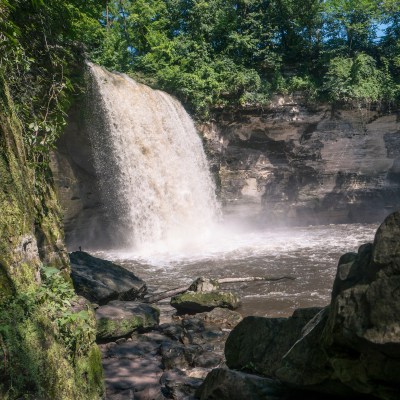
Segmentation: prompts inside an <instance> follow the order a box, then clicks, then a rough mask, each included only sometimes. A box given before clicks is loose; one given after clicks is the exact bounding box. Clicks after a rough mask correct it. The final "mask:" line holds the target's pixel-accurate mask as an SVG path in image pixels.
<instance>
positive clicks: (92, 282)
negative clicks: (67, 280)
mask: <svg viewBox="0 0 400 400" xmlns="http://www.w3.org/2000/svg"><path fill="white" fill-rule="evenodd" d="M70 260H71V278H72V280H73V283H74V287H75V290H76V292H77V293H78V294H79V295H81V296H83V297H85V298H87V299H88V300H89V301H91V302H93V303H97V304H100V305H103V304H107V303H108V302H109V301H111V300H127V301H128V300H129V301H130V300H136V299H138V298H142V297H143V296H144V295H145V294H146V292H147V287H146V284H145V283H144V282H143V281H142V280H141V279H139V278H138V277H137V276H135V274H133V273H132V272H130V271H128V270H126V269H125V268H122V267H121V266H119V265H117V264H114V263H112V262H111V261H106V260H102V259H100V258H97V257H93V256H91V255H90V254H88V253H85V252H84V251H75V252H73V253H70Z"/></svg>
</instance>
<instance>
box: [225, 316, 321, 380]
mask: <svg viewBox="0 0 400 400" xmlns="http://www.w3.org/2000/svg"><path fill="white" fill-rule="evenodd" d="M320 310H321V308H304V309H298V310H296V311H295V312H294V313H293V315H292V316H291V317H290V318H264V317H252V316H250V317H246V318H244V319H243V320H242V321H241V322H240V323H239V324H238V325H237V326H236V327H235V328H234V329H233V330H232V332H231V333H230V335H229V337H228V339H227V341H226V344H225V357H226V363H227V365H228V366H229V367H230V368H235V369H247V370H252V371H254V372H257V373H261V374H263V375H266V376H274V374H275V370H276V369H277V367H278V366H279V365H280V362H281V359H282V357H283V356H284V355H285V354H286V353H287V352H288V351H289V349H290V348H291V347H292V346H293V344H294V343H295V342H296V340H297V339H298V338H299V336H300V334H301V331H302V329H303V327H304V326H305V325H306V324H307V322H308V321H309V320H311V319H312V318H313V317H314V316H315V314H317V313H318V312H319V311H320ZM282 332H285V334H282Z"/></svg>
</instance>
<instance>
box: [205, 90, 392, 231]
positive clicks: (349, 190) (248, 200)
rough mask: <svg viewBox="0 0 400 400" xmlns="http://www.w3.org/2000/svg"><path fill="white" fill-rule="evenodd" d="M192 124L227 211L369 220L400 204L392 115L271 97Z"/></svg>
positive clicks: (270, 219)
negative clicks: (263, 104) (262, 106)
mask: <svg viewBox="0 0 400 400" xmlns="http://www.w3.org/2000/svg"><path fill="white" fill-rule="evenodd" d="M199 129H200V131H201V133H202V135H203V136H204V138H205V145H206V148H207V151H208V154H209V157H210V160H211V163H212V170H213V172H214V173H215V175H216V176H217V179H219V183H220V196H221V199H222V201H223V203H224V204H225V206H226V207H227V210H228V211H229V210H242V209H247V210H251V212H252V214H253V215H254V214H257V220H260V215H261V219H262V221H263V222H264V223H266V224H276V223H282V224H326V223H343V222H377V221H380V220H382V218H384V217H385V216H386V215H388V214H389V213H390V212H392V211H394V210H396V209H398V208H399V206H400V190H399V189H400V123H399V117H398V115H397V114H396V113H390V112H387V113H386V114H383V113H380V112H378V111H377V110H366V109H342V110H335V111H332V109H331V107H330V106H328V105H324V104H317V105H307V104H306V102H305V99H304V98H302V97H301V96H297V97H291V98H290V97H276V98H275V100H274V101H273V102H272V103H271V105H270V106H269V107H267V108H265V109H253V110H250V109H243V110H232V111H229V110H219V111H218V110H217V111H216V113H215V120H214V121H213V122H211V123H209V124H203V125H201V126H199ZM249 206H250V207H249Z"/></svg>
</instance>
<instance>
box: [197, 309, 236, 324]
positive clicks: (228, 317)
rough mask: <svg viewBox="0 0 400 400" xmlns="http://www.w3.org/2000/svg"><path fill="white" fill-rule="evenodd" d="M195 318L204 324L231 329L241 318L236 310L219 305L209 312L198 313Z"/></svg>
mask: <svg viewBox="0 0 400 400" xmlns="http://www.w3.org/2000/svg"><path fill="white" fill-rule="evenodd" d="M196 318H198V319H200V320H202V321H204V323H206V324H214V325H217V326H219V327H221V328H224V329H232V328H233V327H235V326H236V325H237V324H238V323H239V322H240V321H241V320H242V319H243V317H242V316H241V314H239V313H238V312H236V311H232V310H229V309H227V308H221V307H216V308H214V309H213V310H211V311H209V312H204V313H198V314H196Z"/></svg>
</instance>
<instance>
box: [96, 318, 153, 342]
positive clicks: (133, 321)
mask: <svg viewBox="0 0 400 400" xmlns="http://www.w3.org/2000/svg"><path fill="white" fill-rule="evenodd" d="M149 322H150V321H146V319H145V318H143V317H142V316H136V315H134V316H131V317H129V318H124V319H121V320H111V319H108V318H101V319H99V320H98V321H97V337H98V338H99V339H104V338H117V337H122V336H126V335H129V334H130V333H132V332H133V331H135V330H137V329H139V328H146V327H148V326H149ZM153 325H154V324H153Z"/></svg>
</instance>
